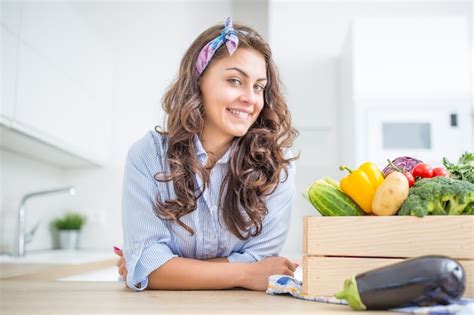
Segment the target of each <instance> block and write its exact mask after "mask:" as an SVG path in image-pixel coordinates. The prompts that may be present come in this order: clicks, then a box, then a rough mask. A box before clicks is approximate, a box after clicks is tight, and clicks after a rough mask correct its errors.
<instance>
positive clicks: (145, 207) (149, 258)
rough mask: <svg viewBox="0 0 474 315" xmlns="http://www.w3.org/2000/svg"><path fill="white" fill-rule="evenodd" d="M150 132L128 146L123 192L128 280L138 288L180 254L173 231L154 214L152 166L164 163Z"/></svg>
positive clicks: (156, 185) (155, 193)
mask: <svg viewBox="0 0 474 315" xmlns="http://www.w3.org/2000/svg"><path fill="white" fill-rule="evenodd" d="M159 159H161V156H159V155H158V153H157V150H156V146H155V145H154V141H153V139H152V136H151V135H147V136H145V137H144V138H143V139H141V140H139V141H137V142H136V143H135V144H134V145H132V147H131V148H130V149H129V151H128V154H127V159H126V163H125V171H124V178H123V191H122V225H123V232H124V248H123V250H124V256H125V260H126V267H127V279H126V283H127V286H128V287H129V288H131V289H132V290H135V291H142V290H144V289H145V288H146V287H147V286H148V276H149V274H150V273H151V272H152V271H154V270H156V269H158V268H159V267H160V266H161V265H163V264H165V263H166V262H167V261H168V260H170V259H171V258H174V257H177V255H175V254H174V253H173V252H172V251H171V249H170V247H169V244H170V241H171V236H170V232H169V230H168V228H167V226H166V225H165V223H164V222H163V220H161V219H160V218H159V217H157V216H156V215H155V213H154V205H155V203H156V198H157V197H158V196H159V194H160V187H159V184H161V183H157V182H156V180H155V179H154V172H152V171H150V167H149V165H155V168H156V165H161V161H159Z"/></svg>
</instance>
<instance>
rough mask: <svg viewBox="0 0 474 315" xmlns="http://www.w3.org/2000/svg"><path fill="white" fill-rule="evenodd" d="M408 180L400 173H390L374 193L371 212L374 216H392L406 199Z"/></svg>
mask: <svg viewBox="0 0 474 315" xmlns="http://www.w3.org/2000/svg"><path fill="white" fill-rule="evenodd" d="M408 190H409V187H408V179H407V178H406V177H405V175H403V174H402V173H400V172H392V173H390V174H389V175H388V176H387V177H386V178H385V180H384V181H383V183H382V184H381V185H380V186H379V187H378V188H377V190H376V191H375V195H374V199H373V200H372V212H373V213H374V214H376V215H394V214H396V213H397V211H398V209H400V206H401V205H402V203H403V202H404V201H405V199H407V197H408Z"/></svg>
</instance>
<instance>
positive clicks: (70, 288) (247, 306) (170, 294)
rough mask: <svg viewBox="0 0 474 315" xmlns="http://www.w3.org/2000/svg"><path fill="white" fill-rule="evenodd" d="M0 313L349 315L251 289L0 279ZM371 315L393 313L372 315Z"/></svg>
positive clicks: (340, 307) (346, 310)
mask: <svg viewBox="0 0 474 315" xmlns="http://www.w3.org/2000/svg"><path fill="white" fill-rule="evenodd" d="M0 291H1V292H0V299H1V301H0V302H1V303H0V314H11V315H14V314H22V315H28V314H32V315H38V314H50V315H54V314H61V315H63V314H86V313H87V314H149V313H150V314H151V313H153V314H191V313H193V314H267V313H271V314H318V313H319V314H348V313H354V314H355V313H360V312H352V311H351V310H350V309H349V308H348V307H347V306H343V305H332V304H326V303H317V302H311V301H303V300H298V299H295V298H293V297H289V296H271V295H267V294H265V293H263V292H253V291H247V290H238V289H234V290H219V291H144V292H139V293H137V292H132V291H130V290H128V289H126V288H125V287H124V284H123V283H120V282H63V281H44V280H28V281H26V280H10V279H8V280H0ZM370 314H393V313H388V312H370Z"/></svg>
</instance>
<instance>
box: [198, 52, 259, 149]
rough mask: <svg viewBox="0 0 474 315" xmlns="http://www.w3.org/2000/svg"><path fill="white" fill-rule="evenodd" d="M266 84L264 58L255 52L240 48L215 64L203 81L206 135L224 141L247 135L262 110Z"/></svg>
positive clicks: (201, 80) (201, 81)
mask: <svg viewBox="0 0 474 315" xmlns="http://www.w3.org/2000/svg"><path fill="white" fill-rule="evenodd" d="M224 49H225V48H224ZM266 84H267V78H266V64H265V59H264V57H263V55H262V54H261V53H259V52H258V51H256V50H255V49H252V48H238V49H237V50H236V51H235V52H234V54H232V56H226V57H223V58H221V59H219V60H217V61H216V62H215V63H213V64H212V65H211V66H210V67H209V68H208V69H207V70H206V72H205V73H204V75H203V76H202V77H201V79H200V88H201V92H202V96H203V102H204V112H205V119H204V131H203V133H204V134H205V135H207V136H211V135H212V138H214V139H215V138H216V137H218V138H219V139H223V140H224V138H226V139H228V140H231V139H232V138H234V137H241V136H243V135H245V134H246V133H247V131H248V129H249V128H250V126H251V125H252V124H253V123H254V122H255V120H257V117H258V115H259V114H260V112H261V110H262V108H263V91H264V89H265V86H266Z"/></svg>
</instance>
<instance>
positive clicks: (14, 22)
mask: <svg viewBox="0 0 474 315" xmlns="http://www.w3.org/2000/svg"><path fill="white" fill-rule="evenodd" d="M21 5H22V3H21V2H20V1H1V2H0V23H1V24H2V25H3V26H5V28H7V29H8V30H9V31H10V32H11V33H13V34H15V35H16V36H18V34H19V32H20V21H21Z"/></svg>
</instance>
